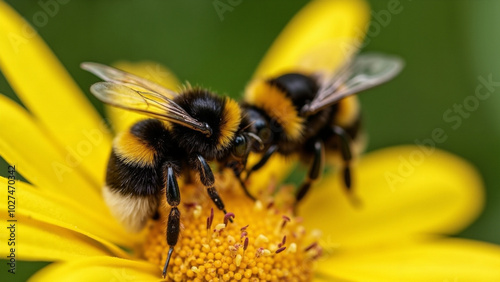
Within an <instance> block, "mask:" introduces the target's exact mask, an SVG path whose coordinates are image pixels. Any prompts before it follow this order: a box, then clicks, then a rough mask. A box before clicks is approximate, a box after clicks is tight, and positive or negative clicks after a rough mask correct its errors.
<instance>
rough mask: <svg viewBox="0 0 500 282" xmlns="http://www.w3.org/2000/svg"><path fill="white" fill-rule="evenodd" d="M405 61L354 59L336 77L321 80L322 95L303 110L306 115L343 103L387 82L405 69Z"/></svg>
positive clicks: (384, 57) (378, 57)
mask: <svg viewBox="0 0 500 282" xmlns="http://www.w3.org/2000/svg"><path fill="white" fill-rule="evenodd" d="M403 66H404V62H403V60H402V59H400V58H398V57H395V56H389V55H383V54H378V53H374V54H363V55H359V56H357V57H354V59H352V60H351V61H349V62H348V63H346V64H345V65H344V66H343V67H341V68H340V69H339V70H338V71H337V72H335V74H333V75H330V76H327V77H326V78H325V77H324V78H321V80H322V81H323V82H322V83H321V85H320V89H319V91H318V94H317V95H316V97H315V98H314V100H313V101H311V103H309V104H306V105H304V106H303V107H302V109H301V113H302V114H303V115H305V116H307V115H311V114H314V113H316V112H318V111H320V110H322V109H324V108H327V107H329V106H331V105H333V104H334V103H336V102H338V101H339V100H341V99H343V98H345V97H347V96H349V95H352V94H355V93H358V92H361V91H364V90H367V89H369V88H372V87H375V86H377V85H380V84H382V83H385V82H387V81H389V80H391V79H392V78H394V77H395V76H396V75H397V74H399V72H400V71H401V70H402V69H403Z"/></svg>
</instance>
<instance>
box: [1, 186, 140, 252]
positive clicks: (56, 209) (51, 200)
mask: <svg viewBox="0 0 500 282" xmlns="http://www.w3.org/2000/svg"><path fill="white" fill-rule="evenodd" d="M7 182H8V179H7V178H3V177H0V183H2V186H3V187H7V186H8V184H7ZM12 187H13V189H0V196H1V197H2V198H3V199H7V197H8V196H11V197H14V198H16V199H19V201H18V202H17V205H16V209H15V214H17V215H24V216H27V215H29V214H37V215H38V216H42V217H44V218H50V219H51V220H53V222H54V223H56V224H58V225H59V226H61V225H64V224H67V225H70V226H73V227H74V228H75V230H81V231H83V232H86V233H89V234H93V235H95V236H97V237H100V238H103V239H105V240H109V241H112V242H114V243H116V244H119V245H122V246H126V247H129V248H132V247H134V245H135V244H137V243H138V242H139V240H140V239H141V237H140V236H133V235H131V234H130V233H128V232H126V231H125V229H123V228H122V226H121V225H120V224H119V223H118V222H117V221H116V220H114V218H113V217H112V216H111V214H110V213H109V212H108V211H105V212H97V211H96V210H94V209H91V208H89V207H88V206H85V205H82V204H81V203H80V202H78V201H77V200H76V199H68V198H67V197H63V196H60V195H59V194H55V193H51V192H50V191H40V190H39V189H36V188H34V187H33V186H31V185H29V184H27V183H24V182H21V181H16V184H15V185H12ZM8 191H12V193H8Z"/></svg>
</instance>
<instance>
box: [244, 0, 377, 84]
mask: <svg viewBox="0 0 500 282" xmlns="http://www.w3.org/2000/svg"><path fill="white" fill-rule="evenodd" d="M368 21H369V8H368V6H367V4H366V3H365V1H362V0H331V1H330V0H329V1H325V0H317V1H311V2H310V3H309V4H308V5H307V6H305V7H304V8H303V9H302V10H301V11H300V12H299V13H298V14H297V15H296V16H295V17H294V18H293V19H292V21H290V22H289V23H288V25H287V26H286V27H285V29H284V30H283V31H282V32H281V34H280V36H279V37H278V38H277V39H276V40H275V41H274V43H273V45H272V47H271V48H270V49H269V51H268V53H267V54H266V56H265V57H264V59H263V60H262V62H261V63H260V65H259V67H258V69H257V71H256V73H255V75H254V76H255V77H270V76H276V75H279V74H280V73H283V72H285V71H298V69H297V68H298V67H302V70H303V71H318V70H328V71H333V69H334V68H336V67H338V66H339V64H340V63H342V62H343V61H344V60H345V59H346V58H348V57H350V56H351V55H352V53H353V52H356V50H357V49H358V47H359V45H360V41H361V40H362V38H363V36H364V33H365V29H366V27H367V24H368Z"/></svg>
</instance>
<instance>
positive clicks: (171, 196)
mask: <svg viewBox="0 0 500 282" xmlns="http://www.w3.org/2000/svg"><path fill="white" fill-rule="evenodd" d="M166 179H167V185H166V188H165V195H166V197H167V203H168V204H169V205H170V206H171V207H172V208H171V209H170V214H169V215H168V222H167V244H168V245H169V247H170V248H169V249H168V255H167V261H166V262H165V266H164V267H163V278H165V276H166V275H167V269H168V264H169V262H170V258H171V257H172V253H173V251H174V247H175V245H176V244H177V240H178V239H179V232H180V218H181V213H180V211H179V209H178V208H177V206H178V205H179V204H180V202H181V194H180V191H179V185H178V184H177V179H176V177H175V173H174V170H173V168H172V167H171V166H167V168H166Z"/></svg>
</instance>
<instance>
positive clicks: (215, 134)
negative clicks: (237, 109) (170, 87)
mask: <svg viewBox="0 0 500 282" xmlns="http://www.w3.org/2000/svg"><path fill="white" fill-rule="evenodd" d="M174 101H175V102H176V103H177V104H178V105H179V106H181V107H182V108H183V109H184V110H186V112H188V113H189V115H191V116H192V117H193V118H195V119H197V120H198V121H201V122H205V123H207V124H208V125H209V126H210V128H211V129H212V135H211V136H210V137H207V136H206V135H205V134H203V133H201V132H198V131H195V130H192V129H190V128H187V127H185V126H182V125H178V124H174V125H173V126H172V133H173V136H174V138H175V140H176V141H177V142H178V144H179V146H181V147H182V148H183V149H184V150H185V151H186V152H187V154H188V155H192V154H201V155H203V156H204V157H205V158H206V159H207V160H208V161H211V160H214V159H220V158H222V157H223V156H225V155H226V154H227V150H220V149H218V148H217V145H218V142H219V138H220V136H221V131H220V128H221V125H222V124H223V123H224V122H225V120H224V119H225V117H224V115H223V113H224V107H225V104H226V100H225V99H224V98H221V97H219V96H216V95H214V94H212V93H210V92H208V91H206V90H203V89H191V90H189V91H188V92H186V93H183V94H182V95H179V96H177V97H176V99H175V100H174Z"/></svg>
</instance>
